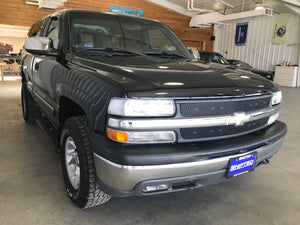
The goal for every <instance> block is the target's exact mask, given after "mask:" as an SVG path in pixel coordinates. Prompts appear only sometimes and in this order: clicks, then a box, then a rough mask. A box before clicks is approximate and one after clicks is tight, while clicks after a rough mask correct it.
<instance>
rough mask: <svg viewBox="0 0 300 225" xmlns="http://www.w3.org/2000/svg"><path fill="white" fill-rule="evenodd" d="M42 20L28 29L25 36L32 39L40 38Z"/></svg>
mask: <svg viewBox="0 0 300 225" xmlns="http://www.w3.org/2000/svg"><path fill="white" fill-rule="evenodd" d="M44 22H45V21H44V20H40V21H38V22H35V23H34V24H33V25H32V26H31V27H30V29H29V31H28V33H27V36H28V37H34V36H40V34H41V31H42V29H43V26H44Z"/></svg>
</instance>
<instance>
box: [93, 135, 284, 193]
mask: <svg viewBox="0 0 300 225" xmlns="http://www.w3.org/2000/svg"><path fill="white" fill-rule="evenodd" d="M283 140H284V136H283V137H281V138H280V139H278V140H277V141H275V142H272V143H270V144H269V145H265V146H263V147H260V148H257V149H253V150H251V151H248V152H246V153H242V154H236V155H230V156H225V157H219V158H215V159H208V160H201V161H195V162H186V163H176V164H166V165H147V166H130V165H120V164H116V163H113V162H111V161H109V160H107V159H105V158H103V157H101V156H99V155H97V154H96V153H94V161H95V167H96V172H97V175H98V178H99V179H100V181H101V182H102V183H103V184H105V186H107V187H110V188H112V189H114V190H116V191H123V192H128V191H131V190H133V189H134V188H135V186H136V185H138V184H139V183H141V182H144V181H149V180H159V179H168V178H178V177H187V176H199V175H200V176H201V175H203V176H206V175H207V176H209V174H216V173H217V174H221V176H219V177H218V178H217V179H218V180H220V181H221V180H222V179H224V178H225V177H226V171H227V168H228V163H229V160H230V159H231V158H235V157H239V156H243V155H247V154H250V153H252V152H257V154H258V155H257V161H256V166H257V165H258V164H260V163H261V162H262V161H263V160H265V159H269V158H270V157H272V156H273V155H274V154H275V153H276V152H277V151H278V150H279V149H280V147H281V145H282V143H283ZM218 180H215V182H214V183H217V182H218ZM199 186H204V185H201V184H199Z"/></svg>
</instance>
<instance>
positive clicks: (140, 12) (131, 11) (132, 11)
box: [109, 5, 144, 16]
mask: <svg viewBox="0 0 300 225" xmlns="http://www.w3.org/2000/svg"><path fill="white" fill-rule="evenodd" d="M109 11H110V12H115V13H126V14H132V15H136V16H143V14H144V11H143V10H140V9H131V8H124V7H119V6H114V5H110V6H109Z"/></svg>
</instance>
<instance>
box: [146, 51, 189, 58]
mask: <svg viewBox="0 0 300 225" xmlns="http://www.w3.org/2000/svg"><path fill="white" fill-rule="evenodd" d="M144 54H145V55H153V56H163V57H176V58H184V59H188V57H186V56H183V55H180V54H177V53H171V52H144Z"/></svg>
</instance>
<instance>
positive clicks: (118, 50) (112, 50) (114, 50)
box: [79, 48, 144, 56]
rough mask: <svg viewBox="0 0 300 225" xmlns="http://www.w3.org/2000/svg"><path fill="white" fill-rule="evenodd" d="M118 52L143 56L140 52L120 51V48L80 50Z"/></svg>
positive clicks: (87, 50)
mask: <svg viewBox="0 0 300 225" xmlns="http://www.w3.org/2000/svg"><path fill="white" fill-rule="evenodd" d="M99 51H101V52H117V53H125V54H132V55H143V56H144V54H142V53H139V52H134V51H129V50H125V49H118V48H83V49H80V50H79V52H99Z"/></svg>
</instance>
